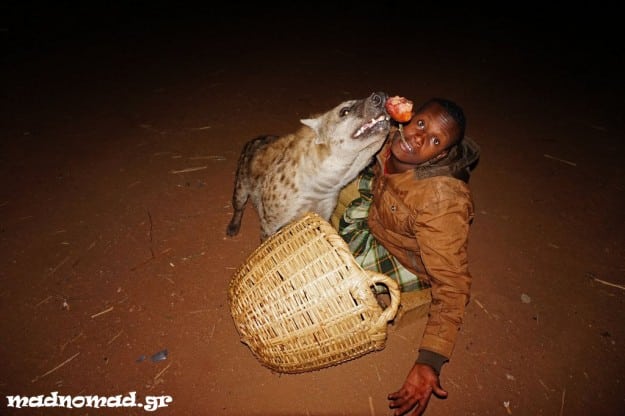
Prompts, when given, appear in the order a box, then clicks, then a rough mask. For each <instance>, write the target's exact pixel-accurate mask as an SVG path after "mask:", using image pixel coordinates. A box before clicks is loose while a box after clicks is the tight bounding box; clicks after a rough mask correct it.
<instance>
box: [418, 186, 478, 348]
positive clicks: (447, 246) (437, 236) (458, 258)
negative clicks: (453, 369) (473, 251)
mask: <svg viewBox="0 0 625 416" xmlns="http://www.w3.org/2000/svg"><path fill="white" fill-rule="evenodd" d="M443 194H446V193H445V192H442V193H438V195H439V196H440V195H443ZM431 201H432V203H430V204H427V205H425V207H424V208H423V210H422V212H419V213H418V214H417V215H416V218H415V220H414V223H413V224H412V226H413V230H414V233H415V235H416V237H417V241H418V244H419V247H420V249H421V258H422V260H423V264H424V265H425V268H426V271H427V274H428V275H429V276H430V280H431V281H430V284H431V286H432V303H431V306H430V311H429V315H428V321H427V324H426V328H425V332H424V335H423V339H422V342H421V346H420V348H419V349H420V350H427V351H431V352H434V353H437V354H440V355H442V356H444V357H446V358H447V359H449V358H450V357H451V354H452V351H453V349H454V346H455V343H456V338H457V335H458V332H459V330H460V326H461V325H462V322H463V319H464V314H465V307H466V305H467V303H468V302H469V297H470V288H471V275H470V273H469V270H468V256H467V250H468V235H469V226H470V221H471V219H472V216H473V206H472V202H471V200H470V199H467V198H462V197H459V198H449V194H446V198H445V199H440V198H437V197H434V198H432V199H431Z"/></svg>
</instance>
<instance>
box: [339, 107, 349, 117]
mask: <svg viewBox="0 0 625 416" xmlns="http://www.w3.org/2000/svg"><path fill="white" fill-rule="evenodd" d="M349 112H350V108H349V107H343V108H341V111H340V112H339V115H340V116H341V117H345V116H346V115H348V114H349Z"/></svg>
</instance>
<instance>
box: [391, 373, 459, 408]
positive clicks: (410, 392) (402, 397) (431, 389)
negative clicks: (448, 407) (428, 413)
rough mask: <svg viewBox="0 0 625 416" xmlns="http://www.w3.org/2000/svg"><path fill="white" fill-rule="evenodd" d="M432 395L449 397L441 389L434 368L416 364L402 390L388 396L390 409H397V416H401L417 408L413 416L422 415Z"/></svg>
mask: <svg viewBox="0 0 625 416" xmlns="http://www.w3.org/2000/svg"><path fill="white" fill-rule="evenodd" d="M432 393H434V394H435V395H436V396H437V397H440V398H443V397H447V392H446V391H445V390H443V388H442V387H441V385H440V381H439V379H438V376H437V375H436V373H435V372H434V370H433V369H432V367H430V366H429V365H426V364H419V363H416V364H415V365H414V366H413V367H412V369H411V370H410V373H408V377H406V381H404V385H403V386H402V387H401V389H399V390H398V391H396V392H395V393H391V394H389V395H388V400H389V401H390V403H389V405H388V407H390V408H391V409H395V413H394V414H395V416H400V415H403V414H406V413H408V411H410V409H412V408H413V407H415V406H416V407H415V410H414V412H413V413H412V416H417V415H421V414H423V412H425V409H426V408H427V406H428V403H429V402H430V397H432Z"/></svg>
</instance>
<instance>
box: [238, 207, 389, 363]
mask: <svg viewBox="0 0 625 416" xmlns="http://www.w3.org/2000/svg"><path fill="white" fill-rule="evenodd" d="M377 283H381V284H384V285H386V286H387V287H388V289H389V292H390V294H391V305H390V306H389V307H387V308H386V309H382V308H381V307H380V305H379V304H378V302H377V300H376V298H375V296H374V294H373V292H372V290H371V288H372V286H373V285H374V284H377ZM399 299H400V292H399V288H398V286H397V284H396V282H395V281H394V280H392V279H391V278H389V277H388V276H385V275H382V274H379V273H374V272H369V271H365V270H363V269H362V268H361V267H360V266H359V265H358V264H357V263H356V261H355V259H354V257H353V256H352V254H351V252H350V251H349V247H348V246H347V244H346V243H345V242H344V241H343V239H342V238H341V237H340V236H339V235H338V234H337V233H336V231H335V230H334V228H332V226H331V225H330V224H329V223H328V222H327V221H325V220H324V219H322V218H321V217H319V216H318V215H317V214H313V213H309V214H307V215H305V216H304V217H302V218H301V219H300V220H298V221H294V222H292V223H291V224H289V225H287V226H285V227H284V228H283V229H282V230H280V231H279V232H278V233H276V234H274V235H273V236H271V237H270V238H269V239H267V240H266V241H265V242H264V243H262V244H261V245H260V246H259V247H258V248H257V249H256V250H255V251H254V252H253V253H252V254H251V255H250V256H249V257H248V259H247V261H246V262H245V263H244V264H243V265H242V266H241V267H240V268H239V269H238V270H237V272H236V273H235V275H234V276H233V278H232V280H231V282H230V287H229V293H228V300H229V303H230V310H231V314H232V318H233V320H234V322H235V325H236V327H237V330H238V331H239V334H240V336H241V341H242V342H243V343H245V344H246V345H247V346H248V347H249V348H250V349H251V351H252V353H253V354H254V355H255V356H256V358H257V359H258V360H259V361H260V362H261V363H262V364H263V365H265V366H266V367H268V368H270V369H272V370H274V371H278V372H283V373H300V372H305V371H311V370H318V369H321V368H325V367H328V366H331V365H336V364H339V363H342V362H345V361H348V360H351V359H354V358H357V357H360V356H362V355H364V354H367V353H369V352H372V351H376V350H381V349H383V348H384V346H385V342H386V330H387V324H388V322H389V321H391V320H392V319H393V318H394V317H395V315H396V313H397V309H398V307H399Z"/></svg>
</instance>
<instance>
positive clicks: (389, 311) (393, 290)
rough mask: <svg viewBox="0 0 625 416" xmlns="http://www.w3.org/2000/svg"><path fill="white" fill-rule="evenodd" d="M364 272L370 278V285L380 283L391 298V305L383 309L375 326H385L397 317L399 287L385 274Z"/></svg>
mask: <svg viewBox="0 0 625 416" xmlns="http://www.w3.org/2000/svg"><path fill="white" fill-rule="evenodd" d="M365 272H366V273H367V274H368V275H369V277H370V278H371V282H372V284H376V283H381V284H383V285H384V286H386V287H387V288H388V293H389V295H390V296H391V304H390V306H389V307H387V308H386V309H384V312H382V314H381V315H380V317H379V318H378V322H376V325H377V326H378V327H382V326H386V324H387V323H388V322H390V321H392V320H393V319H394V318H395V315H397V310H398V309H399V302H400V301H401V292H400V290H399V285H398V284H397V282H396V281H394V280H393V279H391V278H390V277H388V276H387V275H385V274H381V273H377V272H373V271H370V270H365Z"/></svg>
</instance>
